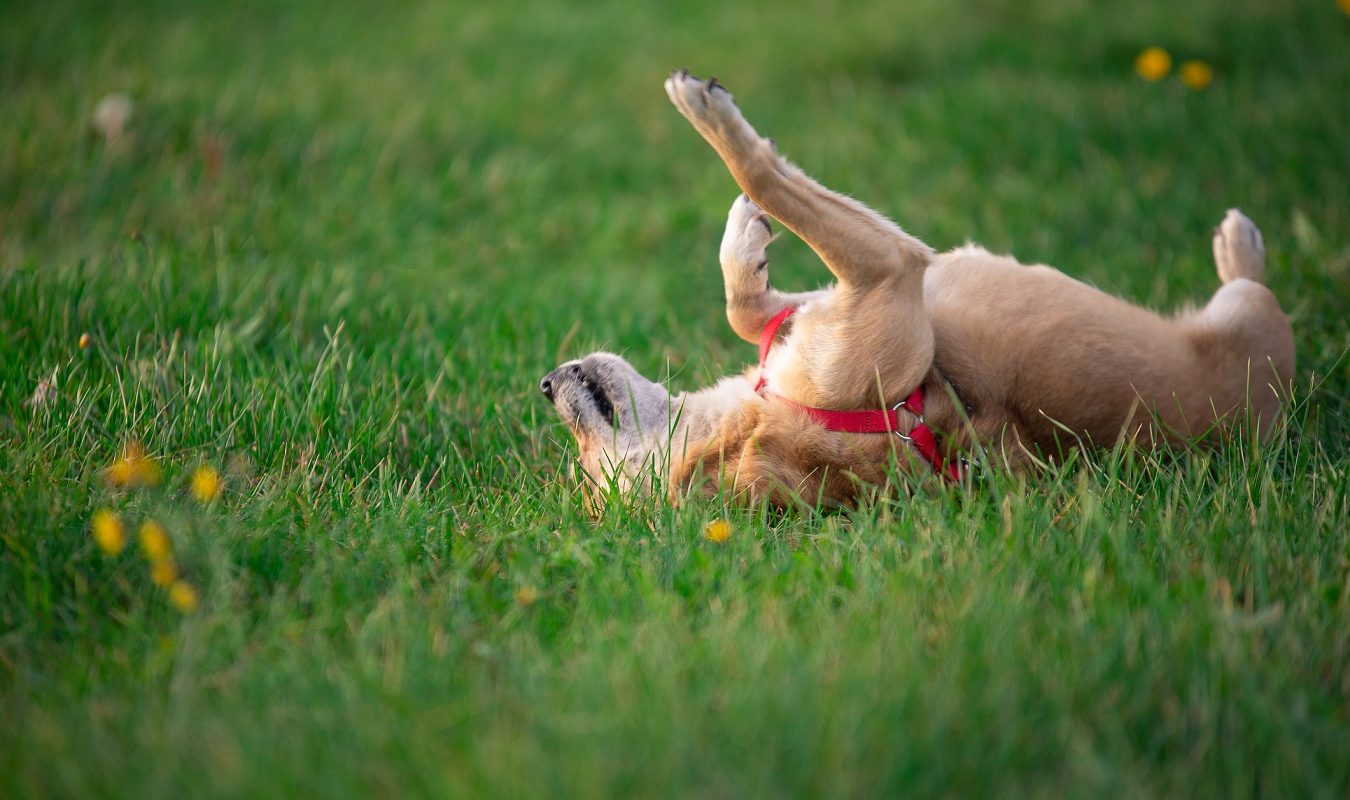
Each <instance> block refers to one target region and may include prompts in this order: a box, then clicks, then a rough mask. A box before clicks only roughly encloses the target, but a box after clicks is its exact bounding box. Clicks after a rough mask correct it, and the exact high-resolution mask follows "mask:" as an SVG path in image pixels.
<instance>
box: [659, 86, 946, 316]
mask: <svg viewBox="0 0 1350 800" xmlns="http://www.w3.org/2000/svg"><path fill="white" fill-rule="evenodd" d="M666 94H667V95H669V97H670V100H671V102H672V103H674V104H675V107H676V108H677V109H679V111H680V113H681V114H683V115H684V116H685V118H686V119H688V120H689V122H690V123H692V124H693V126H694V129H695V130H697V131H698V132H699V134H700V135H702V136H703V138H704V139H706V140H707V142H708V143H709V144H710V145H712V147H713V149H714V150H716V151H717V154H718V155H719V156H721V158H722V161H723V162H724V163H725V164H726V165H727V169H729V170H730V171H731V176H732V177H733V178H734V179H735V180H736V183H737V184H738V185H739V186H740V187H741V190H742V191H744V192H745V193H746V195H748V196H749V198H750V199H751V200H753V201H754V202H755V203H756V204H757V205H758V206H759V207H760V208H762V209H764V210H765V211H766V212H768V213H769V214H770V215H771V216H773V217H775V218H777V219H778V220H779V221H780V222H782V223H783V224H784V225H785V226H787V227H788V229H790V230H791V231H792V232H793V233H795V234H797V236H799V237H801V239H802V240H803V241H805V242H806V243H807V244H808V245H810V246H811V249H813V250H815V251H816V253H817V254H818V255H819V256H820V258H821V260H823V261H824V262H825V265H826V266H827V267H829V269H830V271H831V272H833V273H834V274H835V277H836V278H838V279H839V283H840V285H841V286H848V287H855V288H860V289H866V288H870V287H871V286H873V285H876V284H877V283H880V282H882V281H887V280H894V279H896V278H897V277H900V278H902V279H905V278H911V279H914V280H917V281H920V282H921V281H922V277H921V276H922V272H923V268H924V267H926V266H927V265H928V262H929V261H930V260H931V259H932V257H933V250H932V248H930V247H929V246H928V245H926V244H924V243H923V242H921V241H919V240H918V239H915V238H914V237H912V236H910V235H909V234H907V233H905V232H904V231H902V230H901V229H900V227H899V226H898V225H896V224H895V223H894V222H891V221H890V220H889V219H887V218H886V217H884V216H882V215H881V214H878V213H877V212H875V211H873V210H872V209H870V208H868V207H867V206H864V205H863V204H862V203H859V202H857V201H856V200H853V199H851V198H848V197H845V196H843V195H841V194H837V193H835V192H832V191H830V190H828V189H826V188H825V187H823V186H821V185H820V184H819V183H816V182H815V181H814V180H812V179H811V178H809V177H807V176H806V175H805V174H803V173H802V172H801V170H798V169H797V168H796V167H794V166H792V165H791V164H789V163H788V162H787V161H786V160H785V159H783V158H782V157H781V156H779V155H778V153H777V152H776V151H775V150H774V147H773V144H772V143H771V142H770V141H769V140H767V139H764V138H762V137H761V136H760V135H759V134H757V133H756V132H755V130H754V128H752V127H750V124H749V123H748V122H746V121H745V118H744V117H743V116H741V112H740V110H739V109H738V108H737V107H736V103H735V102H734V100H733V98H732V96H731V93H730V92H728V91H727V90H726V89H725V88H724V87H722V86H721V85H720V84H718V83H717V82H716V79H713V80H709V81H706V82H705V81H701V80H699V79H697V78H695V77H693V76H691V75H690V74H689V73H688V72H687V71H684V70H681V71H679V72H676V73H674V74H672V75H671V76H670V78H669V79H668V80H667V81H666Z"/></svg>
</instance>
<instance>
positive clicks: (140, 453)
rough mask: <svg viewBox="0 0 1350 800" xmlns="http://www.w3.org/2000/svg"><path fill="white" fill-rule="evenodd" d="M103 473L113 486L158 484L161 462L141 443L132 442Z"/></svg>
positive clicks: (128, 486)
mask: <svg viewBox="0 0 1350 800" xmlns="http://www.w3.org/2000/svg"><path fill="white" fill-rule="evenodd" d="M103 475H104V477H105V478H107V480H108V483H111V484H112V485H113V486H120V487H126V488H131V487H137V486H158V485H159V477H160V472H159V463H158V462H157V461H155V459H154V458H152V457H150V456H148V455H146V454H145V450H144V449H143V448H142V447H141V446H140V445H139V444H137V443H136V442H132V443H130V444H128V445H127V446H126V449H124V450H123V451H122V457H121V458H119V459H117V460H116V461H114V462H113V463H112V466H110V467H108V468H107V469H106V470H104V472H103Z"/></svg>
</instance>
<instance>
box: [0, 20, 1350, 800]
mask: <svg viewBox="0 0 1350 800" xmlns="http://www.w3.org/2000/svg"><path fill="white" fill-rule="evenodd" d="M1341 5H1342V6H1344V3H1342V4H1341ZM4 20H5V22H4V24H3V26H0V720H3V723H0V796H5V797H22V796H51V795H57V796H80V797H84V796H107V795H118V796H136V797H181V796H194V797H197V796H217V795H223V796H238V795H242V794H246V795H258V796H295V795H296V794H297V793H298V794H300V795H303V796H310V795H325V796H327V795H348V794H378V795H386V796H402V795H450V796H481V795H489V796H539V795H560V794H561V795H583V796H590V795H625V796H632V795H638V796H650V795H682V796H683V795H696V796H713V797H741V796H764V795H768V796H777V795H787V794H794V795H797V794H807V795H845V796H864V797H870V796H876V795H878V794H883V793H884V794H915V795H930V794H950V795H972V794H992V793H995V792H997V793H999V794H1003V795H1038V796H1047V795H1048V796H1059V795H1074V796H1100V795H1144V796H1146V795H1168V796H1175V795H1184V796H1192V795H1199V796H1216V795H1222V796H1234V797H1246V796H1254V795H1261V796H1321V797H1337V798H1339V797H1345V796H1347V794H1350V501H1348V500H1347V496H1348V495H1350V479H1348V478H1347V471H1348V468H1350V400H1348V399H1347V395H1348V394H1350V377H1348V373H1350V370H1348V369H1347V356H1346V353H1347V349H1350V323H1348V322H1347V318H1346V317H1347V312H1350V102H1347V97H1346V93H1345V92H1346V87H1347V86H1350V16H1347V13H1345V12H1344V11H1342V10H1340V9H1339V8H1338V6H1337V3H1336V2H1335V0H1307V1H1306V2H1292V1H1291V0H1230V2H1218V1H1217V0H1215V1H1214V2H1193V3H1179V2H1175V0H1171V1H1169V2H1148V3H1118V4H1106V3H1089V2H1087V1H1086V0H1073V1H1067V0H1066V2H1051V1H1050V0H1042V1H1041V2H995V1H994V0H975V1H972V2H938V1H937V0H919V1H918V2H907V3H904V4H896V3H883V2H859V1H858V0H850V1H849V2H845V1H844V0H803V2H787V1H785V2H779V3H774V4H764V5H763V6H762V7H760V8H757V9H756V8H753V7H752V6H750V5H749V4H728V3H716V2H693V3H679V4H671V3H659V4H658V3H631V2H627V3H621V2H598V3H587V4H579V3H578V4H565V3H547V2H537V3H524V2H517V0H504V1H503V2H497V3H467V2H457V3H454V2H452V3H425V4H418V3H405V2H395V3H385V4H375V3H371V4H367V5H358V4H354V3H348V2H344V1H342V0H339V1H338V2H327V3H321V2H317V1H316V0H306V2H292V3H269V2H260V1H259V2H239V3H206V2H200V3H180V2H167V0H165V1H164V2H142V3H122V2H113V3H103V4H90V3H74V2H66V1H65V0H52V1H51V2H45V3H28V4H21V5H10V6H8V7H7V8H6V10H5V12H4ZM1149 45H1158V46H1162V47H1165V48H1167V50H1168V51H1169V52H1170V53H1171V54H1172V56H1173V58H1174V60H1175V62H1176V63H1177V64H1180V62H1182V61H1183V60H1187V59H1202V60H1204V61H1205V62H1207V63H1209V64H1210V65H1212V68H1213V71H1214V80H1213V82H1212V84H1210V85H1209V86H1208V87H1206V88H1204V89H1202V90H1193V89H1189V88H1187V87H1186V86H1185V85H1183V83H1182V82H1181V81H1180V80H1179V79H1178V77H1177V72H1176V68H1175V67H1174V69H1173V72H1172V74H1171V75H1169V76H1168V77H1167V78H1165V79H1163V80H1160V81H1157V82H1150V81H1146V80H1144V79H1142V78H1141V77H1139V76H1137V75H1136V74H1135V73H1134V71H1133V67H1132V65H1133V62H1134V59H1135V56H1136V55H1137V54H1138V53H1139V52H1140V51H1141V50H1142V49H1143V48H1144V47H1146V46H1149ZM681 66H687V67H690V68H692V69H693V70H694V71H695V72H697V73H699V74H704V75H707V74H715V75H717V76H719V77H720V78H721V79H722V80H723V82H724V83H726V84H727V85H729V86H730V87H731V88H732V90H733V91H735V92H736V94H737V97H738V99H739V100H740V103H741V106H742V108H744V109H745V111H746V113H747V115H748V116H749V117H750V119H751V120H752V121H754V122H755V123H756V125H758V126H759V127H760V129H761V130H762V131H764V132H765V133H767V134H768V135H772V136H774V137H775V138H776V139H777V140H778V143H779V145H780V147H781V148H782V149H783V150H784V151H785V152H786V153H787V154H788V155H789V156H791V157H792V158H793V159H794V160H795V161H796V162H797V163H799V164H800V165H802V166H803V167H804V168H805V169H806V170H807V171H808V172H811V173H813V174H815V175H818V176H820V177H821V178H822V180H824V181H825V182H826V183H828V184H830V185H833V186H836V187H838V188H841V189H845V190H847V191H849V192H850V193H851V194H854V195H855V196H857V197H859V198H861V199H863V200H865V201H866V202H868V203H870V204H872V205H874V206H875V207H878V208H880V209H883V210H884V211H886V212H887V213H889V214H890V215H892V216H893V217H895V218H896V219H897V220H899V221H900V222H901V223H902V224H903V225H904V226H905V227H906V228H907V229H909V230H911V231H913V232H915V233H916V234H918V235H919V236H921V237H923V238H924V239H926V240H927V241H929V242H931V243H933V244H934V245H935V246H937V247H940V248H946V247H951V246H954V245H958V244H961V243H962V242H963V241H965V240H967V239H974V240H977V241H980V242H982V243H984V244H985V245H987V246H989V247H990V248H991V249H994V250H997V251H1005V252H1008V251H1010V252H1014V253H1015V254H1017V255H1018V256H1019V257H1021V258H1022V259H1023V260H1026V261H1041V262H1045V263H1052V264H1055V265H1057V266H1059V267H1061V268H1062V269H1064V270H1065V271H1067V272H1069V273H1070V274H1072V275H1075V276H1078V277H1081V278H1083V279H1085V280H1087V281H1090V282H1092V283H1094V284H1095V285H1098V286H1100V287H1102V288H1104V289H1106V290H1108V291H1111V292H1114V293H1118V294H1121V295H1123V296H1125V297H1127V298H1131V299H1133V300H1136V301H1139V302H1143V303H1147V304H1151V305H1155V306H1159V307H1168V308H1170V307H1177V306H1180V305H1183V304H1185V303H1187V302H1194V301H1201V300H1203V299H1204V298H1206V297H1207V296H1208V295H1209V294H1210V293H1211V292H1212V291H1213V289H1214V288H1215V286H1216V285H1217V279H1216V277H1215V274H1214V267H1213V263H1212V260H1211V256H1210V252H1209V233H1210V230H1211V228H1212V227H1213V226H1214V225H1215V224H1216V223H1217V222H1218V221H1219V220H1220V219H1221V217H1222V215H1223V212H1224V210H1225V209H1226V208H1228V207H1229V206H1240V207H1242V208H1243V209H1244V210H1245V211H1246V212H1247V213H1248V215H1250V216H1251V217H1252V218H1253V219H1254V220H1255V221H1256V222H1257V223H1258V224H1259V225H1260V226H1261V227H1262V229H1263V231H1264V233H1265V237H1266V242H1267V245H1268V247H1269V250H1270V254H1271V258H1270V264H1269V269H1268V275H1269V279H1268V283H1269V284H1270V285H1271V287H1272V288H1273V289H1274V290H1275V292H1276V293H1277V294H1278V295H1279V296H1280V298H1281V299H1282V302H1283V304H1284V307H1285V309H1286V310H1287V311H1288V312H1289V313H1290V315H1291V317H1292V319H1293V322H1294V329H1295V335H1296V338H1297V346H1298V355H1299V375H1298V381H1297V385H1298V403H1297V407H1296V408H1295V409H1294V410H1293V411H1292V413H1291V416H1290V420H1289V425H1288V431H1287V434H1286V435H1285V436H1284V437H1283V438H1281V440H1280V441H1278V442H1276V443H1274V444H1271V445H1269V446H1265V447H1258V446H1256V445H1254V444H1252V443H1242V442H1235V443H1232V444H1231V445H1229V446H1227V447H1225V448H1223V449H1221V450H1219V451H1217V452H1212V453H1192V454H1184V455H1179V456H1175V457H1166V458H1154V457H1147V456H1142V455H1140V454H1137V453H1112V454H1105V455H1100V456H1096V457H1094V458H1092V459H1089V460H1085V461H1078V462H1075V463H1071V464H1069V465H1068V466H1066V467H1063V468H1061V469H1059V470H1057V471H1055V472H1053V473H1051V474H1048V475H1045V476H1043V477H1040V478H1036V479H1032V480H1015V479H1011V478H1008V477H1006V476H999V475H995V476H991V477H988V478H987V479H983V480H981V481H978V482H977V483H976V485H974V486H972V487H970V488H969V489H966V490H960V489H953V488H950V487H942V486H935V485H933V484H932V483H931V482H927V483H919V484H916V485H914V486H911V487H909V490H907V491H904V492H897V493H894V494H893V496H890V497H888V498H882V499H878V500H876V501H875V502H872V503H869V504H868V505H866V506H865V507H863V508H860V509H857V510H855V511H851V512H848V513H836V514H813V513H808V512H802V513H794V514H791V515H787V516H782V517H776V516H773V515H769V514H766V513H763V512H761V511H745V510H737V509H734V508H727V507H724V506H722V505H720V504H715V503H704V502H694V503H689V504H687V505H685V506H683V507H681V508H679V509H671V508H669V507H668V506H667V505H666V504H664V503H662V502H658V501H655V500H653V501H648V502H640V503H636V504H634V505H633V506H632V507H629V508H611V509H610V510H609V511H608V512H607V513H606V514H605V516H604V517H603V518H602V519H599V520H598V521H597V520H592V519H590V518H589V517H588V516H587V515H586V514H585V512H584V510H583V508H582V507H581V504H580V500H579V497H578V495H577V492H576V490H575V488H574V487H573V486H571V485H569V483H568V481H567V479H566V476H567V469H568V463H569V459H570V458H571V453H572V450H573V445H572V444H571V442H570V441H569V439H568V436H567V434H566V431H565V430H564V429H563V428H562V427H561V425H560V424H559V423H558V422H557V421H556V420H555V419H554V417H553V415H552V413H551V409H549V408H548V407H547V406H546V404H545V403H544V402H543V400H542V399H541V398H540V397H539V396H538V392H537V389H536V382H537V380H538V378H539V376H540V375H542V374H543V373H544V372H545V371H547V370H548V369H550V368H551V367H552V366H554V365H555V364H557V363H558V362H559V361H561V360H564V359H566V358H570V357H573V356H576V355H578V354H581V353H584V352H586V351H589V350H591V349H594V348H597V347H606V348H610V349H615V350H619V351H622V352H623V353H625V354H626V355H627V356H628V357H629V358H630V360H631V361H633V363H634V364H635V365H636V366H637V367H638V368H639V369H640V370H642V371H644V372H645V373H647V374H649V375H659V374H666V373H667V371H668V372H669V374H671V375H672V383H673V384H674V385H675V386H676V387H679V388H692V387H696V386H699V385H701V384H703V383H704V382H706V381H708V380H710V379H712V378H713V377H715V376H719V375H721V374H724V373H725V372H728V371H731V370H736V369H740V368H741V367H742V366H743V365H744V364H746V363H748V362H750V361H752V360H753V357H754V353H753V350H752V348H750V347H749V346H747V345H745V344H744V343H741V342H739V341H738V340H737V339H735V337H734V336H733V335H732V334H731V332H730V330H729V329H728V328H727V326H726V324H725V320H724V319H723V316H722V313H721V311H720V308H719V306H718V303H719V302H720V298H721V277H720V273H719V271H718V268H717V264H716V249H717V243H718V241H719V239H720V236H721V229H722V224H723V220H724V215H725V212H726V209H727V207H728V206H729V204H730V202H731V200H732V198H733V197H734V196H735V191H736V190H735V188H734V186H733V184H732V182H731V181H730V179H729V178H728V176H727V175H726V173H725V170H724V169H723V168H722V167H721V165H720V164H719V163H718V162H717V161H716V159H715V157H714V156H713V154H712V153H711V152H710V151H709V150H708V149H707V147H706V146H705V145H704V144H703V143H702V142H701V141H700V140H699V139H698V137H697V136H696V135H695V134H694V133H693V131H692V130H690V129H689V128H688V126H687V125H686V124H685V123H684V122H683V120H682V119H680V117H679V116H678V114H676V112H675V111H674V110H673V109H672V108H670V107H669V106H668V104H667V101H666V99H665V96H664V94H663V92H662V91H661V81H662V80H663V78H664V77H665V75H666V73H667V72H668V71H669V70H670V69H671V68H674V67H681ZM110 92H125V93H127V94H128V95H129V96H130V97H131V98H132V99H133V100H134V103H135V106H134V110H133V112H132V115H131V117H130V119H129V121H128V124H127V126H126V129H125V132H124V133H123V135H121V136H120V137H115V138H114V139H111V140H110V139H108V138H105V137H101V136H98V135H95V134H93V133H91V130H90V124H89V120H90V117H91V115H92V113H93V110H94V106H95V103H96V102H97V101H98V99H99V98H100V97H102V96H104V95H105V94H107V93H110ZM775 248H776V254H775V281H776V282H777V283H778V284H779V285H780V286H782V287H784V288H807V287H810V286H812V285H815V284H818V283H820V282H823V281H824V279H825V274H824V270H823V269H822V268H821V267H820V266H819V265H818V264H817V263H815V262H814V261H813V258H812V256H811V254H810V252H809V250H807V249H806V248H805V247H804V246H802V245H801V244H800V243H799V242H796V241H792V240H789V239H784V240H782V241H780V242H779V243H778V244H777V245H775ZM691 309H700V311H697V312H694V313H691ZM85 334H87V336H88V338H87V339H85V340H84V343H83V346H81V340H82V336H83V335H85ZM130 442H137V443H140V444H142V445H143V446H144V448H145V450H146V452H147V453H148V454H150V456H151V457H152V458H153V459H155V462H156V463H157V465H158V468H159V470H160V472H161V474H160V480H159V481H158V485H157V486H154V487H149V488H141V489H131V490H122V489H119V488H117V487H115V486H113V485H111V484H110V483H109V481H108V479H107V478H108V473H107V472H106V471H105V470H106V469H107V468H108V466H109V465H111V464H114V463H115V462H117V461H118V459H119V454H122V453H123V451H124V448H125V447H126V446H127V444H128V443H130ZM203 465H205V466H207V467H210V468H211V469H214V470H216V471H218V473H219V474H220V475H221V476H222V480H223V483H224V486H223V492H222V493H221V495H220V497H219V499H218V500H216V501H215V502H212V503H202V502H199V501H198V500H197V499H196V498H195V497H194V494H193V492H192V491H191V483H192V476H193V474H194V471H196V470H197V469H198V468H199V467H201V466H203ZM124 466H125V465H124ZM199 488H202V487H199ZM205 488H207V489H209V488H210V487H209V486H207V487H205ZM207 494H209V492H207ZM100 509H104V510H109V511H111V512H113V513H115V514H116V515H118V518H119V519H120V520H121V522H122V525H123V526H124V527H125V529H126V535H127V538H128V540H129V543H128V545H127V547H126V549H125V550H124V551H122V552H121V553H120V554H118V555H116V556H109V555H106V554H104V553H103V552H101V551H100V548H99V547H98V546H97V545H96V543H95V541H94V539H93V538H92V537H91V524H92V523H91V520H92V519H93V517H94V514H95V512H97V511H99V510H100ZM718 518H726V519H728V520H729V521H730V522H731V525H732V529H733V530H732V535H731V537H730V539H729V540H728V541H726V542H725V543H721V544H717V543H713V542H710V541H707V540H706V539H704V538H703V536H702V531H703V529H704V526H705V525H706V524H707V523H708V522H709V521H711V520H714V519H718ZM146 520H154V521H156V522H158V523H159V524H160V525H162V526H163V528H164V529H165V530H166V531H167V533H168V535H169V538H170V540H171V543H172V551H173V559H174V563H175V564H176V565H177V567H178V569H179V571H180V572H181V575H182V580H183V581H184V584H183V585H184V586H186V587H190V588H189V589H184V590H181V591H180V593H179V594H172V593H170V592H169V591H166V590H165V589H164V588H162V587H159V586H157V585H156V584H155V583H154V581H153V580H152V578H153V576H152V571H151V569H150V566H149V564H148V563H147V561H146V559H145V558H144V557H143V556H142V554H141V552H140V550H139V546H138V545H137V544H136V538H137V535H136V531H137V529H138V528H139V527H140V526H141V524H142V523H143V522H144V521H146ZM186 591H195V592H196V593H197V595H198V596H199V601H200V602H199V606H198V607H197V608H196V610H195V612H190V613H183V612H182V611H180V609H179V607H176V605H175V603H174V600H175V598H176V599H177V601H178V606H181V607H182V608H184V609H189V608H190V606H191V605H192V603H191V599H192V598H191V597H187V596H185V595H184V594H183V593H182V592H186Z"/></svg>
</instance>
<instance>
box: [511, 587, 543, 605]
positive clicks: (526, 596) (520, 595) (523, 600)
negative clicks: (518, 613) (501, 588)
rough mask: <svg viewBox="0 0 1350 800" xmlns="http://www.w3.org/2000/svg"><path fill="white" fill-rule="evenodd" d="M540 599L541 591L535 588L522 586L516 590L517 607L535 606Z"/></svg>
mask: <svg viewBox="0 0 1350 800" xmlns="http://www.w3.org/2000/svg"><path fill="white" fill-rule="evenodd" d="M538 599H539V590H538V589H536V588H534V587H533V586H522V587H520V588H519V589H517V590H516V605H518V606H520V607H521V608H525V607H527V606H532V605H534V601H536V600H538Z"/></svg>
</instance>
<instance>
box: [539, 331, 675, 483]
mask: <svg viewBox="0 0 1350 800" xmlns="http://www.w3.org/2000/svg"><path fill="white" fill-rule="evenodd" d="M539 391H541V392H543V393H544V397H546V398H548V400H549V402H551V403H553V407H554V408H555V409H557V411H558V414H559V416H561V417H562V420H563V422H564V423H566V424H567V427H568V428H569V429H570V430H571V431H572V434H573V435H574V436H576V438H577V445H578V447H579V449H580V463H581V467H582V469H584V470H585V471H586V476H587V477H588V478H589V480H587V481H585V483H586V486H587V491H588V496H589V497H590V499H592V500H595V499H597V498H598V494H597V492H598V491H600V490H603V488H604V487H607V486H608V485H609V482H610V481H611V480H613V481H614V482H615V484H616V485H617V486H618V488H619V489H620V490H621V491H623V492H625V493H626V492H628V491H629V490H631V489H633V488H634V487H638V488H643V489H650V488H651V487H650V485H649V482H650V477H651V474H652V469H653V467H657V466H659V465H658V464H655V463H654V462H653V459H654V458H659V455H660V453H661V444H662V443H663V442H665V441H666V440H667V439H669V436H670V425H671V415H672V413H674V409H672V405H673V403H672V398H671V396H670V393H669V392H667V391H666V389H665V387H664V386H662V385H661V384H659V383H655V382H653V381H649V380H647V379H646V378H644V377H642V375H640V374H639V373H638V371H637V370H635V369H633V367H632V365H630V364H629V363H628V362H627V361H624V360H623V359H622V358H620V357H619V356H616V355H614V354H613V353H591V354H590V355H588V356H586V357H585V358H581V359H578V360H576V361H568V362H567V363H565V364H563V365H561V366H559V367H558V368H557V369H555V370H553V371H552V372H550V373H549V374H547V375H545V376H544V377H543V379H542V380H540V381H539Z"/></svg>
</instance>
